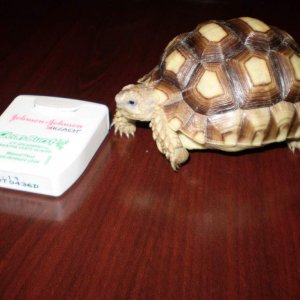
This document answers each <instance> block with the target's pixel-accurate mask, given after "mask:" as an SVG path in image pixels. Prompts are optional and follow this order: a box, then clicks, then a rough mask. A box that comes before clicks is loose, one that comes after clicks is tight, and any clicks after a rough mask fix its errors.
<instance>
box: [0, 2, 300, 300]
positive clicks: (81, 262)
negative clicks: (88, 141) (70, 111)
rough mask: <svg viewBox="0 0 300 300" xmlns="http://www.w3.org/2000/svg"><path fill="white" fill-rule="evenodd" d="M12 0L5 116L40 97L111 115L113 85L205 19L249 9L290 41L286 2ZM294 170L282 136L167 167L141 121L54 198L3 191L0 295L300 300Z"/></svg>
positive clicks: (292, 29)
mask: <svg viewBox="0 0 300 300" xmlns="http://www.w3.org/2000/svg"><path fill="white" fill-rule="evenodd" d="M19 2H20V3H19V6H18V8H17V6H13V5H15V4H16V3H14V4H6V5H5V4H3V7H1V12H0V14H1V16H0V108H1V112H2V111H3V110H4V109H5V108H6V107H7V105H8V104H9V103H10V102H11V101H12V100H13V99H14V98H15V97H16V96H17V95H19V94H37V95H49V96H60V97H69V98H76V99H84V100H89V101H94V102H101V103H104V104H106V105H108V107H109V108H110V112H111V114H113V113H114V110H115V103H114V95H115V94H116V93H117V92H118V91H119V90H120V89H121V87H123V86H124V85H126V84H128V83H134V82H135V81H136V80H137V79H138V78H139V77H141V76H142V75H144V74H145V73H147V72H148V71H149V70H151V69H152V67H154V66H155V65H156V64H157V62H158V60H159V57H160V55H161V53H162V51H163V48H164V47H165V45H166V44H167V43H168V42H169V41H170V40H171V38H172V37H174V36H175V35H177V34H178V33H181V32H185V31H189V30H191V29H193V28H194V27H195V26H196V24H198V23H200V22H202V21H205V20H208V19H228V18H232V17H236V16H243V15H249V16H255V17H258V18H261V19H263V20H265V21H266V22H267V23H269V24H275V25H277V26H279V27H281V28H283V29H285V30H287V31H288V32H289V33H290V34H291V35H292V36H294V38H295V39H296V40H298V41H300V21H299V5H298V4H296V2H295V3H293V2H288V1H285V2H284V3H281V4H279V3H278V4H277V3H276V2H273V3H271V2H269V1H257V2H252V3H250V2H244V3H240V4H239V3H234V2H232V3H231V2H224V1H219V2H210V1H206V3H201V1H190V2H189V1H187V2H183V1H175V2H171V1H170V2H160V3H159V2H151V3H150V2H142V1H124V2H116V1H112V2H110V1H108V3H107V4H106V5H100V4H96V2H97V1H95V3H92V2H91V1H83V0H78V1H73V2H71V1H50V0H48V1H31V2H30V1H29V3H28V2H26V4H25V2H24V1H23V2H21V1H19ZM98 2H99V1H98ZM1 5H2V4H1ZM299 179H300V152H299V151H298V152H296V153H295V154H292V153H291V152H290V151H288V149H287V147H286V145H285V144H278V145H275V146H271V147H267V148H264V149H261V150H258V151H247V152H245V153H240V154H225V153H221V152H217V151H204V152H192V153H191V157H190V161H189V163H188V164H186V165H185V166H184V167H182V169H181V170H180V171H179V172H173V171H172V169H171V168H170V165H169V163H168V162H167V160H166V159H165V158H164V157H163V156H162V155H161V154H160V153H159V152H158V150H157V148H156V145H155V143H154V141H153V140H152V137H151V131H150V129H149V128H148V127H147V126H142V125H141V126H139V128H138V130H137V132H136V136H135V137H134V138H131V139H126V138H120V137H118V136H115V135H114V134H113V130H111V131H110V133H109V135H108V136H107V138H106V140H105V142H104V143H103V144H102V146H101V148H100V149H99V150H98V152H97V153H96V156H95V157H94V159H93V161H92V162H91V164H90V165H89V167H88V169H87V170H86V172H85V173H84V174H83V176H82V177H81V178H80V180H79V181H78V182H77V183H76V184H75V185H74V186H73V187H72V188H71V189H70V190H69V191H68V192H66V193H65V194H64V195H63V196H62V197H59V198H52V197H47V196H41V195H33V194H29V193H22V192H15V191H10V190H6V189H0V210H1V213H0V259H1V260H0V298H1V299H200V300H210V299H217V300H221V299H229V300H232V299H239V300H240V299H251V300H258V299H272V300H274V299H278V300H292V299H293V300H296V299H300V201H299V200H300V183H299Z"/></svg>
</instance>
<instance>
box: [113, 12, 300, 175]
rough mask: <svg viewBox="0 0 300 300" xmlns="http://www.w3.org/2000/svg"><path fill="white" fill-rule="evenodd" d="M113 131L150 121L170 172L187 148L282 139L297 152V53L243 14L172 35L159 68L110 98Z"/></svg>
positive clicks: (233, 147)
mask: <svg viewBox="0 0 300 300" xmlns="http://www.w3.org/2000/svg"><path fill="white" fill-rule="evenodd" d="M116 103H117V110H116V114H115V116H114V120H113V125H114V126H115V132H120V134H121V135H122V134H125V135H126V136H127V137H129V136H130V135H134V132H135V129H136V127H135V120H140V121H150V127H151V128H152V131H153V138H154V140H155V141H156V143H157V147H158V149H159V151H160V152H162V153H163V154H165V156H166V157H167V159H169V160H170V162H171V165H172V168H173V169H174V170H176V169H177V168H178V167H179V166H180V165H181V164H182V163H184V162H185V161H186V160H187V159H188V156H189V154H188V151H187V149H220V150H224V151H240V150H243V149H248V148H255V147H260V146H263V145H266V144H269V143H273V142H281V141H285V140H287V143H288V146H289V148H290V149H291V150H292V151H294V150H295V149H296V148H298V149H300V48H299V46H298V45H297V44H296V42H295V41H294V39H293V38H292V37H291V36H290V35H289V34H288V33H286V32H284V31H282V30H280V29H278V28H276V27H273V26H268V25H267V24H265V23H264V22H262V21H260V20H257V19H254V18H250V17H242V18H237V19H232V20H229V21H209V22H206V23H202V24H200V25H198V26H197V27H196V29H195V30H193V31H191V32H188V33H183V34H180V35H178V36H177V37H175V38H174V39H173V40H172V41H171V42H170V43H169V44H168V46H167V47H166V49H165V50H164V53H163V55H162V57H161V60H160V62H159V65H158V66H156V67H155V68H154V69H153V70H152V71H151V72H150V73H149V74H147V75H145V76H144V77H143V78H141V79H140V80H139V81H138V84H136V85H127V86H125V87H124V88H123V89H122V90H121V91H120V92H119V93H118V94H117V95H116Z"/></svg>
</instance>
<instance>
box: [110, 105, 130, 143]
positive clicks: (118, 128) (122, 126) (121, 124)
mask: <svg viewBox="0 0 300 300" xmlns="http://www.w3.org/2000/svg"><path fill="white" fill-rule="evenodd" d="M112 126H115V134H116V133H117V132H120V135H121V136H122V135H123V133H124V134H125V135H126V136H127V137H128V138H129V136H130V135H132V136H134V133H135V130H136V126H135V121H133V120H130V119H128V118H126V117H124V115H123V113H122V111H121V110H120V109H117V111H116V113H115V115H114V118H113V121H112Z"/></svg>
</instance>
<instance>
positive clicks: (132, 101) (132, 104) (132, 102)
mask: <svg viewBox="0 0 300 300" xmlns="http://www.w3.org/2000/svg"><path fill="white" fill-rule="evenodd" d="M127 103H128V104H129V105H130V106H134V105H136V102H135V101H134V100H128V101H127Z"/></svg>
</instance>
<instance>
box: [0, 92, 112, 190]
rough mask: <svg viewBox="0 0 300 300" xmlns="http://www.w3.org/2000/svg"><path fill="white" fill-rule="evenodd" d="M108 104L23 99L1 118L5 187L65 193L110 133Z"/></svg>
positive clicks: (0, 171)
mask: <svg viewBox="0 0 300 300" xmlns="http://www.w3.org/2000/svg"><path fill="white" fill-rule="evenodd" d="M108 115H109V114H108V108H107V106H105V105H103V104H98V103H93V102H88V101H81V100H74V99H66V98H58V97H47V96H31V95H22V96H18V97H17V98H15V99H14V100H13V102H12V103H11V104H10V105H9V106H8V108H7V109H6V110H5V111H4V113H3V114H2V115H1V117H0V187H4V188H10V189H14V190H21V191H27V192H32V193H38V194H46V195H51V196H60V195H62V194H63V193H64V192H65V191H66V190H67V189H68V188H69V187H70V186H71V185H72V184H73V183H74V182H75V181H76V180H77V179H78V178H79V177H80V175H81V174H82V173H83V171H84V170H85V169H86V167H87V165H88V164H89V162H90V160H91V159H92V157H93V156H94V154H95V152H96V151H97V149H98V148H99V146H100V145H101V143H102V142H103V140H104V138H105V136H106V135H107V133H108V131H109V116H108Z"/></svg>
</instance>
